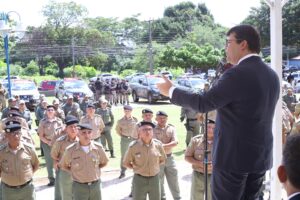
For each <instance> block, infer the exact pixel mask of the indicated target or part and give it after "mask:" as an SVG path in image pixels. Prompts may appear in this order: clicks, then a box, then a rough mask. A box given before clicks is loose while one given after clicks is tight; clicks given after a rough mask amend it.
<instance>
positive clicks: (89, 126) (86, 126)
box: [77, 124, 93, 130]
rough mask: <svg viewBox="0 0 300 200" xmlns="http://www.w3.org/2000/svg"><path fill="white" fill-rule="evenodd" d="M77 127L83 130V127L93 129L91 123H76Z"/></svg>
mask: <svg viewBox="0 0 300 200" xmlns="http://www.w3.org/2000/svg"><path fill="white" fill-rule="evenodd" d="M77 127H78V129H79V130H85V129H87V130H93V129H92V127H91V125H89V124H78V125H77Z"/></svg>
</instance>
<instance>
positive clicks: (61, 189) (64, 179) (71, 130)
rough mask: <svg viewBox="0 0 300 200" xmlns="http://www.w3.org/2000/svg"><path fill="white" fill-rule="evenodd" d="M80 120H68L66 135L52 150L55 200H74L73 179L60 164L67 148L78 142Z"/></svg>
mask: <svg viewBox="0 0 300 200" xmlns="http://www.w3.org/2000/svg"><path fill="white" fill-rule="evenodd" d="M77 125H78V119H77V118H76V117H74V116H71V115H70V116H68V117H67V118H66V128H65V132H66V134H65V135H63V136H61V137H59V138H58V139H57V140H56V141H55V142H54V144H53V146H52V149H51V157H52V159H53V166H54V169H55V170H56V180H57V181H55V199H62V200H72V177H71V174H70V173H69V171H66V170H65V169H63V168H61V167H60V165H59V162H60V160H61V158H62V156H63V153H64V152H65V150H66V148H67V147H68V146H69V145H71V144H73V143H75V142H77V141H78V137H77V134H78V129H77Z"/></svg>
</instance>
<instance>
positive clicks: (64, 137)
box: [56, 135, 67, 141]
mask: <svg viewBox="0 0 300 200" xmlns="http://www.w3.org/2000/svg"><path fill="white" fill-rule="evenodd" d="M66 138H67V135H63V136H60V137H59V138H57V139H56V141H63V140H65V139H66Z"/></svg>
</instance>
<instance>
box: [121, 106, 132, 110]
mask: <svg viewBox="0 0 300 200" xmlns="http://www.w3.org/2000/svg"><path fill="white" fill-rule="evenodd" d="M123 108H124V110H132V107H131V106H130V105H125V106H124V107H123Z"/></svg>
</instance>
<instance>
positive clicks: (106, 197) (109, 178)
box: [34, 161, 192, 200]
mask: <svg viewBox="0 0 300 200" xmlns="http://www.w3.org/2000/svg"><path fill="white" fill-rule="evenodd" d="M178 169H180V170H179V179H180V180H179V182H180V189H181V194H182V197H183V199H189V193H190V180H191V172H192V169H191V166H190V165H189V164H188V163H186V162H184V161H179V162H178ZM119 173H120V172H119V170H118V169H107V168H104V170H103V172H102V199H103V200H129V199H131V198H129V197H128V195H129V193H130V189H131V181H132V175H133V173H132V171H127V173H126V177H125V178H123V179H118V176H119ZM34 182H35V186H36V191H37V199H38V200H39V199H43V200H53V199H54V187H47V186H46V184H47V183H48V180H47V179H46V178H42V179H36V180H35V181H34ZM166 192H167V197H168V199H172V197H171V194H170V192H169V190H168V188H166Z"/></svg>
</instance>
